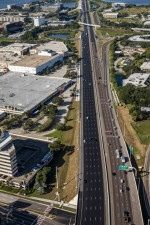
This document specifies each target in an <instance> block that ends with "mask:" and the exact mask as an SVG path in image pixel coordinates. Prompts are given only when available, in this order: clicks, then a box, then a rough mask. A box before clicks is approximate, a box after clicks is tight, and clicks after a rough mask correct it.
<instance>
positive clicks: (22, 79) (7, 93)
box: [0, 56, 73, 114]
mask: <svg viewBox="0 0 150 225" xmlns="http://www.w3.org/2000/svg"><path fill="white" fill-rule="evenodd" d="M41 57H43V56H41ZM45 57H46V56H45ZM72 84H73V82H72V80H70V79H66V78H59V77H53V76H37V75H33V74H30V73H19V72H11V71H9V72H7V73H6V74H4V75H2V76H0V86H1V91H0V99H3V101H0V107H1V109H3V111H8V112H9V110H10V108H9V106H11V107H14V108H15V109H16V110H14V113H16V111H17V113H20V114H21V113H23V112H25V111H27V110H31V111H33V110H34V109H36V108H38V107H39V106H40V104H41V102H46V101H48V100H49V99H51V98H52V97H54V96H55V95H57V94H58V93H59V91H58V88H59V87H62V85H63V89H65V90H66V89H67V87H68V86H71V85H72ZM64 86H65V87H64ZM10 111H11V113H12V112H13V111H12V110H10Z"/></svg>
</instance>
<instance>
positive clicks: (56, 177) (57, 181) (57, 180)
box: [56, 166, 58, 189]
mask: <svg viewBox="0 0 150 225" xmlns="http://www.w3.org/2000/svg"><path fill="white" fill-rule="evenodd" d="M56 183H57V189H58V177H57V166H56Z"/></svg>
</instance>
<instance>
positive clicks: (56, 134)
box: [45, 130, 62, 140]
mask: <svg viewBox="0 0 150 225" xmlns="http://www.w3.org/2000/svg"><path fill="white" fill-rule="evenodd" d="M61 134H62V131H61V130H56V131H54V132H52V133H50V134H47V135H45V136H46V137H54V138H58V140H60V139H61Z"/></svg>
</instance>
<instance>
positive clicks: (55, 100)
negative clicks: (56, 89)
mask: <svg viewBox="0 0 150 225" xmlns="http://www.w3.org/2000/svg"><path fill="white" fill-rule="evenodd" d="M63 102H64V100H63V98H61V97H59V96H58V97H55V98H53V103H54V104H57V105H62V104H63Z"/></svg>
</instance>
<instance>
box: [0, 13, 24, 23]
mask: <svg viewBox="0 0 150 225" xmlns="http://www.w3.org/2000/svg"><path fill="white" fill-rule="evenodd" d="M26 19H27V16H17V15H11V16H10V15H8V16H7V15H0V22H19V21H21V22H23V23H24V22H25V21H26Z"/></svg>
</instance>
